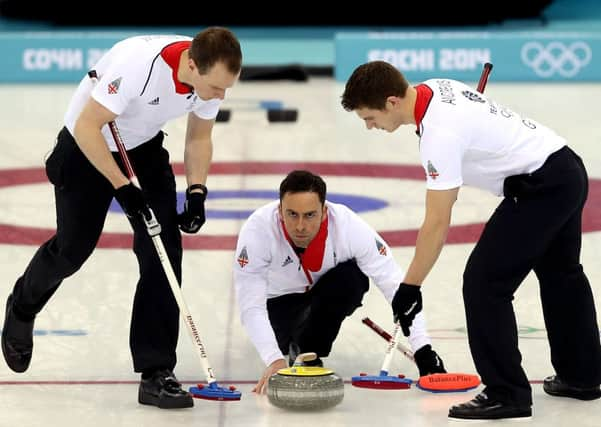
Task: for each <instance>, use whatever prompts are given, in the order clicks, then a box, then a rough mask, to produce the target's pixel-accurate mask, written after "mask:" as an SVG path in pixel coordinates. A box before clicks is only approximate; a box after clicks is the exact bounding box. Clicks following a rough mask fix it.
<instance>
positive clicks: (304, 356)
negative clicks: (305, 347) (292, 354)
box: [293, 353, 317, 366]
mask: <svg viewBox="0 0 601 427" xmlns="http://www.w3.org/2000/svg"><path fill="white" fill-rule="evenodd" d="M315 359H317V353H301V354H299V355H298V356H296V359H294V365H293V366H302V365H303V362H310V361H312V360H315Z"/></svg>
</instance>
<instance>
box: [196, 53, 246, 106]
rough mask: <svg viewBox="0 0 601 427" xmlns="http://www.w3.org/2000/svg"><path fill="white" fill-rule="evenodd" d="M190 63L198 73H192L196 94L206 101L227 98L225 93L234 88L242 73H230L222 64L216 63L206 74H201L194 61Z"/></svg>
mask: <svg viewBox="0 0 601 427" xmlns="http://www.w3.org/2000/svg"><path fill="white" fill-rule="evenodd" d="M189 61H190V63H191V66H193V67H194V69H195V71H196V72H194V73H192V75H193V77H192V86H193V87H194V92H195V93H196V94H197V95H198V96H199V97H200V99H202V100H204V101H208V100H209V99H216V98H217V99H223V98H225V91H226V90H227V89H229V88H231V87H232V86H234V84H235V83H236V82H237V81H238V78H239V77H240V73H238V74H232V73H231V72H229V71H228V69H227V68H226V66H225V64H223V63H222V62H217V63H215V65H213V66H212V67H211V68H210V69H209V70H208V72H207V73H206V74H199V73H198V69H197V68H196V66H195V65H194V61H192V60H191V59H190V60H189Z"/></svg>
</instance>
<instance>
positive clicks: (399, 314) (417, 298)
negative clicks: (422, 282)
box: [392, 283, 422, 337]
mask: <svg viewBox="0 0 601 427" xmlns="http://www.w3.org/2000/svg"><path fill="white" fill-rule="evenodd" d="M420 311H422V291H421V286H414V285H408V284H406V283H401V284H400V285H399V288H398V289H397V291H396V293H395V294H394V298H393V299H392V313H393V314H394V321H395V322H400V324H401V328H402V329H403V335H405V336H406V337H408V336H409V326H411V323H413V319H415V315H416V314H417V313H419V312H420Z"/></svg>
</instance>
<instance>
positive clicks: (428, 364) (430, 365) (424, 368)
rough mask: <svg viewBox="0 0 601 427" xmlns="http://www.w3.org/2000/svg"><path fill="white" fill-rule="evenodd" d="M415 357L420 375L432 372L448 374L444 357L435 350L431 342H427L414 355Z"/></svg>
mask: <svg viewBox="0 0 601 427" xmlns="http://www.w3.org/2000/svg"><path fill="white" fill-rule="evenodd" d="M413 357H414V358H415V364H416V365H417V369H419V376H420V377H423V376H426V375H430V374H446V373H447V371H446V370H445V368H444V364H443V363H442V359H441V358H440V356H439V355H438V354H436V352H435V351H434V350H432V346H431V345H430V344H426V345H425V346H423V347H422V348H420V349H419V350H417V351H416V352H415V354H414V355H413Z"/></svg>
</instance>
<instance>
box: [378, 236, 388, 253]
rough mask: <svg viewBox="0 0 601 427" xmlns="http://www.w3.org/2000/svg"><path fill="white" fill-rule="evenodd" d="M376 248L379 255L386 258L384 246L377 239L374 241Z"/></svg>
mask: <svg viewBox="0 0 601 427" xmlns="http://www.w3.org/2000/svg"><path fill="white" fill-rule="evenodd" d="M376 248H378V252H379V253H380V255H384V256H386V253H387V252H386V246H384V244H383V243H382V242H380V241H379V240H378V239H376Z"/></svg>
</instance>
